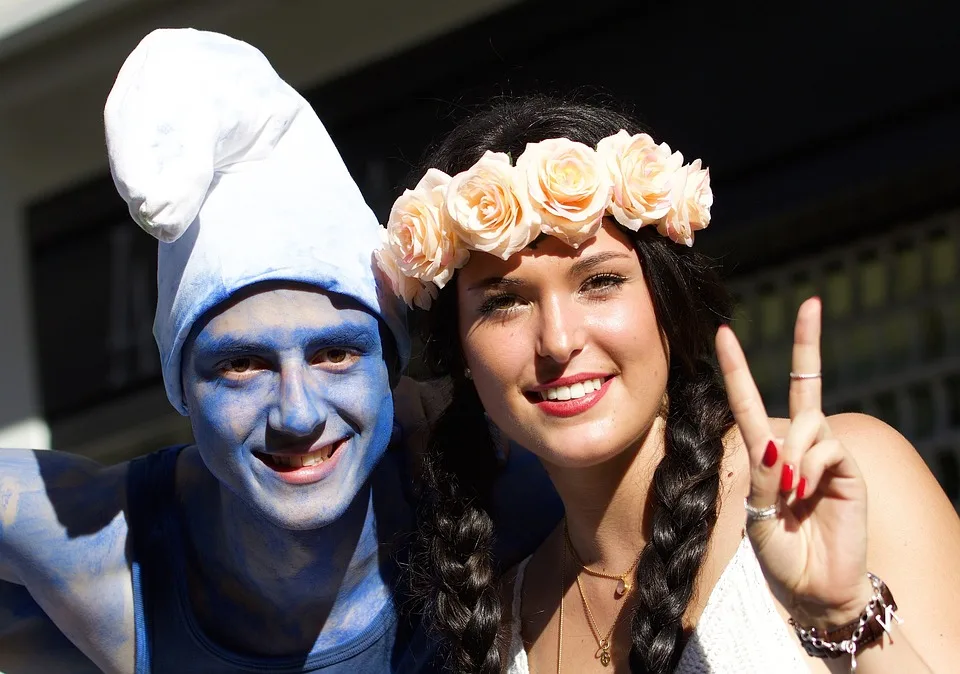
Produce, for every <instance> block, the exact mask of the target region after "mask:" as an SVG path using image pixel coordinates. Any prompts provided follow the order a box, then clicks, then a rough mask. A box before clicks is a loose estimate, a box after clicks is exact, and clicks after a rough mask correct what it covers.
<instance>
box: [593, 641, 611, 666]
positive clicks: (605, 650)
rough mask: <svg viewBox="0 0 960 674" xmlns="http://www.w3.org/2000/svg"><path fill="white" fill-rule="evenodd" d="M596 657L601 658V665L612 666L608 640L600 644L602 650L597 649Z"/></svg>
mask: <svg viewBox="0 0 960 674" xmlns="http://www.w3.org/2000/svg"><path fill="white" fill-rule="evenodd" d="M594 657H597V658H600V664H601V665H603V666H604V667H606V666H607V665H609V664H610V642H609V641H607V640H606V639H604V640H602V641H601V642H600V648H598V649H597V652H596V654H595V655H594Z"/></svg>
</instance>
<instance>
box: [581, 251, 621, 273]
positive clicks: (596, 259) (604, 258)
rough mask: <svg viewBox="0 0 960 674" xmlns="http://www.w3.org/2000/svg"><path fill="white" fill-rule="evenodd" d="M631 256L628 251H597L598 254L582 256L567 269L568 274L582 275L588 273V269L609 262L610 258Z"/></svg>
mask: <svg viewBox="0 0 960 674" xmlns="http://www.w3.org/2000/svg"><path fill="white" fill-rule="evenodd" d="M629 257H630V256H629V255H627V254H626V253H618V252H616V251H607V252H605V253H597V254H596V255H590V256H588V257H582V258H580V259H579V260H577V261H576V262H574V263H573V264H572V265H571V266H570V269H569V270H568V271H567V276H570V277H574V276H582V275H583V274H586V273H587V272H588V271H590V270H592V269H594V268H596V267H599V266H600V265H602V264H603V263H605V262H609V261H610V260H618V259H629Z"/></svg>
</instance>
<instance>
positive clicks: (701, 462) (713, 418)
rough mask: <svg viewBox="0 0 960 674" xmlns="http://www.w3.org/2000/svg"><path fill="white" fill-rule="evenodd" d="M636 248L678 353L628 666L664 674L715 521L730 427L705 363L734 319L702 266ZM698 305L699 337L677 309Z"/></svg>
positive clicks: (692, 257)
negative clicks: (724, 324)
mask: <svg viewBox="0 0 960 674" xmlns="http://www.w3.org/2000/svg"><path fill="white" fill-rule="evenodd" d="M636 238H637V251H638V254H639V255H640V258H641V262H642V264H643V266H644V268H645V269H651V268H652V266H653V265H658V266H657V267H656V268H657V269H658V271H659V273H658V274H655V275H652V274H648V282H649V283H650V285H651V296H652V297H653V298H654V306H655V309H656V311H657V318H658V322H659V323H660V325H661V328H662V329H663V331H664V334H665V336H666V337H667V340H668V342H669V343H670V345H671V347H672V351H671V366H670V374H669V378H668V382H667V395H668V398H669V411H668V413H667V422H666V424H665V427H666V430H665V435H664V457H663V459H661V461H660V464H659V465H658V466H657V468H656V470H655V471H654V474H653V480H652V484H651V489H650V494H651V498H652V502H651V506H652V508H651V510H652V517H651V532H650V538H649V541H648V543H647V545H646V548H645V549H644V551H643V553H642V554H641V557H640V561H639V563H638V564H637V569H636V588H637V595H636V596H637V607H636V610H635V612H634V617H633V623H632V638H633V648H632V650H631V653H630V665H631V669H632V670H633V671H635V672H649V673H650V674H661V673H664V672H670V671H672V670H673V668H674V667H675V666H676V664H677V661H678V660H679V657H680V654H681V646H682V645H683V642H684V634H683V615H684V613H685V612H686V609H687V606H688V605H689V603H690V598H691V596H692V594H693V588H694V585H695V583H696V580H697V576H698V575H699V572H700V568H701V566H702V563H703V559H704V557H705V556H706V552H707V545H708V543H709V541H710V536H711V534H712V533H713V527H714V525H715V524H716V521H717V514H718V504H719V492H720V465H721V462H722V461H723V456H724V447H723V436H724V434H725V433H726V431H727V430H728V429H729V428H730V427H731V425H732V423H733V418H732V415H731V413H730V410H729V407H728V406H727V402H726V396H725V394H724V390H723V387H722V385H721V383H720V377H719V373H718V371H717V368H716V366H715V365H714V364H713V363H712V361H711V360H708V359H707V356H708V354H712V348H711V344H712V339H713V334H714V333H715V332H716V328H717V326H718V325H719V323H720V322H721V320H722V319H723V318H724V317H725V316H727V315H729V302H728V299H727V297H726V294H725V293H724V292H723V291H722V290H721V289H720V285H719V283H718V282H717V279H716V278H715V272H714V271H713V269H712V268H711V267H710V265H709V264H708V263H707V262H706V261H705V260H704V259H703V258H702V257H701V256H699V255H698V254H696V253H692V252H687V251H685V250H683V249H680V248H679V247H674V248H673V249H671V247H670V244H667V243H666V242H664V241H662V240H657V239H655V238H653V237H652V236H650V235H645V236H644V235H638V236H637V237H636ZM664 255H674V256H675V259H676V257H679V262H680V264H679V265H676V264H674V265H666V264H664V260H663V256H664ZM671 272H672V273H671ZM661 298H670V300H671V301H670V302H669V303H668V302H664V301H663V300H662V299H661ZM694 299H697V300H698V302H696V304H698V305H699V306H701V307H702V309H701V312H700V313H701V316H700V317H699V318H700V320H699V321H698V322H697V325H698V326H699V328H700V329H699V330H695V331H691V330H690V326H689V321H683V320H682V317H681V316H679V315H677V311H676V307H677V306H678V305H679V306H683V305H687V306H689V304H693V303H694V302H693V300H694Z"/></svg>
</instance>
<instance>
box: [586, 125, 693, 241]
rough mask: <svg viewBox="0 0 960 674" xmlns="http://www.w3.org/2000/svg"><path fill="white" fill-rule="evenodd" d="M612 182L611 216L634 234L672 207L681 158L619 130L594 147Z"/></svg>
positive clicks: (648, 139)
mask: <svg viewBox="0 0 960 674" xmlns="http://www.w3.org/2000/svg"><path fill="white" fill-rule="evenodd" d="M597 154H599V155H600V156H601V157H602V158H603V160H604V162H605V163H606V165H607V168H608V170H609V171H610V175H611V178H612V180H613V197H612V199H611V203H610V214H611V215H613V217H614V218H616V220H617V222H619V223H620V224H621V225H623V226H624V227H626V228H627V229H631V230H633V231H637V230H638V229H640V228H641V227H643V226H644V225H650V224H655V223H658V222H659V221H660V220H661V219H662V218H663V217H664V216H666V215H667V213H669V212H670V209H671V208H672V207H673V200H672V199H671V194H672V192H673V184H674V182H675V176H676V173H677V171H678V170H679V169H680V167H681V166H682V165H683V155H681V154H680V153H679V152H671V151H670V146H669V145H667V144H666V143H661V144H660V145H657V144H656V143H655V142H654V140H653V138H651V137H650V136H649V135H647V134H645V133H638V134H636V135H633V136H631V135H630V134H628V133H627V132H626V131H624V130H622V129H621V130H620V131H619V132H618V133H616V134H614V135H613V136H608V137H606V138H604V139H603V140H601V141H600V142H599V143H598V144H597Z"/></svg>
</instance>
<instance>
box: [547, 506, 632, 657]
mask: <svg viewBox="0 0 960 674" xmlns="http://www.w3.org/2000/svg"><path fill="white" fill-rule="evenodd" d="M563 535H564V538H565V540H566V545H564V546H563V562H562V565H561V569H562V571H561V576H560V630H559V631H560V637H559V639H558V643H557V674H560V652H561V651H562V650H563V595H564V591H565V589H566V588H565V587H564V581H565V580H566V577H567V571H566V569H567V548H570V552H571V553H573V556H574V558H575V559H576V560H577V562H578V563H579V564H580V568H581V569H582V570H583V571H586V572H587V573H588V574H590V575H594V576H597V577H599V578H608V579H610V580H614V579H616V580H619V581H620V583H621V584H624V585H626V589H623V590H621V588H620V584H618V585H617V589H618V593H617V598H618V599H619V598H620V597H622V596H623V595H624V594H626V593H627V592H628V591H629V590H630V587H631V586H630V585H628V584H627V583H626V581H625V576H626V575H627V574H629V573H631V572H632V571H633V569H634V568H635V567H636V566H637V563H638V562H639V561H640V555H639V554H638V555H637V559H636V560H635V561H634V562H633V565H632V566H631V567H630V569H629V570H627V572H626V573H623V574H620V575H612V574H605V573H602V572H600V571H593V570H592V569H588V568H587V567H586V565H585V564H584V563H583V560H581V559H580V555H578V554H577V550H576V548H574V547H573V541H571V540H570V530H569V529H568V528H567V520H566V518H564V520H563ZM642 552H643V551H642V550H641V553H642ZM577 589H578V590H580V599H582V600H583V610H584V613H586V615H587V622H589V624H590V630H591V631H592V632H593V636H594V638H595V639H596V640H597V651H596V653H594V657H596V658H600V664H601V665H603V666H604V667H606V666H607V665H609V664H610V659H611V658H610V637H612V636H613V631H614V630H615V629H616V627H617V623H618V622H620V616H621V614H622V613H623V607H624V605H625V604H620V609H619V610H618V611H617V616H616V618H614V620H613V624H612V625H611V626H610V629H609V630H608V631H607V635H606V636H604V637H601V636H600V628H599V627H597V621H596V620H595V619H594V617H593V612H592V611H591V610H590V604H589V603H588V602H587V594H586V593H585V592H584V591H583V584H582V583H581V582H580V572H579V571H578V572H577Z"/></svg>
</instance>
